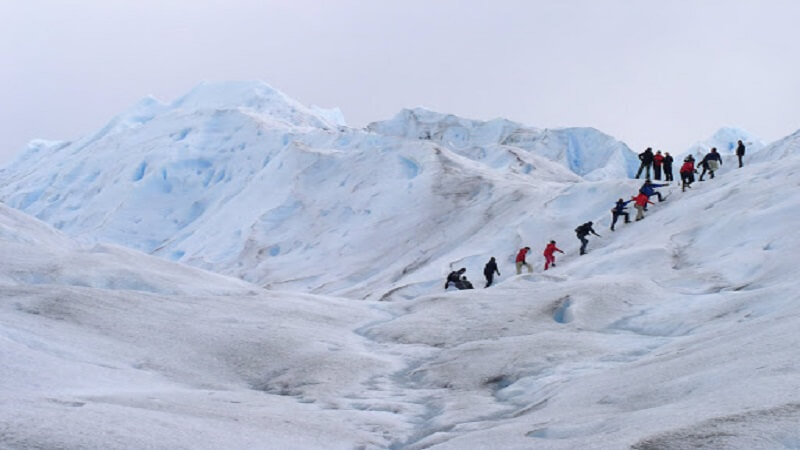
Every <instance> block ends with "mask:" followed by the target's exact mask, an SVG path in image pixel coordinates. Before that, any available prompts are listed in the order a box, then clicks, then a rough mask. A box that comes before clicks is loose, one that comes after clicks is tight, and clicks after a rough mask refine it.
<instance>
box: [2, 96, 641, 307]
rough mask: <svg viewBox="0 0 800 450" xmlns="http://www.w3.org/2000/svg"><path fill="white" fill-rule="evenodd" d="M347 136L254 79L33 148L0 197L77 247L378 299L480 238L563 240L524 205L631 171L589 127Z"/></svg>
mask: <svg viewBox="0 0 800 450" xmlns="http://www.w3.org/2000/svg"><path fill="white" fill-rule="evenodd" d="M342 123H343V118H342V117H341V114H340V113H336V112H335V111H334V112H331V111H327V112H326V111H323V110H321V109H319V108H306V107H305V106H303V105H301V104H299V103H298V102H296V101H294V100H292V99H291V98H289V97H287V96H286V95H285V94H283V93H281V92H279V91H277V90H275V89H273V88H271V87H269V86H267V85H265V84H263V83H206V84H203V85H200V86H198V87H197V88H195V89H193V90H192V91H191V92H189V93H188V94H186V95H185V96H183V97H181V98H179V99H177V100H176V101H174V102H172V103H163V102H160V101H158V100H156V99H153V98H146V99H144V100H142V101H141V102H139V103H138V104H136V105H134V106H133V107H132V108H130V109H129V110H128V111H125V112H123V113H122V114H120V115H119V116H117V117H116V118H114V119H113V120H112V121H111V122H110V123H109V124H108V125H107V126H105V127H103V128H102V129H101V130H99V131H98V132H97V133H95V134H93V135H91V136H87V137H86V138H83V139H81V140H79V141H76V142H72V143H44V142H35V143H34V144H32V146H31V147H30V148H29V149H28V150H27V151H26V152H24V153H23V155H21V156H20V157H19V158H18V159H17V160H16V161H15V162H14V163H12V164H11V165H9V166H8V167H6V168H5V169H4V170H3V171H2V172H0V179H1V180H2V188H0V194H1V195H2V198H3V200H4V201H5V202H7V203H8V204H9V205H12V206H14V207H16V208H19V209H21V210H24V211H26V212H28V213H31V214H33V215H35V216H36V217H38V218H40V219H42V220H45V221H47V222H49V223H51V224H53V225H55V226H56V227H57V228H59V229H61V230H63V231H65V232H67V233H69V234H71V235H74V236H77V237H82V238H86V239H91V240H102V241H108V242H114V243H118V244H121V245H125V246H129V247H133V248H136V249H140V250H143V251H145V252H148V253H152V254H155V255H160V256H163V257H165V258H168V259H171V260H175V261H182V262H185V263H189V264H193V265H196V266H199V267H202V268H205V269H209V270H214V271H218V272H221V273H224V274H229V275H234V276H238V277H242V278H244V279H246V280H249V281H253V282H256V283H259V284H262V285H267V286H271V287H283V288H287V287H292V288H295V287H296V288H299V289H309V290H312V291H315V292H325V293H336V292H341V290H346V291H347V292H348V294H352V295H358V296H372V295H377V296H380V295H383V294H382V293H379V292H376V291H375V289H374V287H375V286H378V285H380V286H387V285H388V286H392V287H390V288H389V289H390V290H395V289H400V287H401V286H408V285H414V284H415V283H420V282H422V281H423V280H429V279H431V278H437V277H438V276H439V275H440V272H441V271H446V270H447V267H449V265H450V264H456V263H457V262H458V261H461V260H463V259H464V258H466V257H468V256H467V255H464V254H463V252H464V249H467V248H472V249H473V250H472V251H474V252H475V253H474V255H475V256H474V257H475V258H483V255H484V254H485V252H486V251H489V250H492V249H490V248H487V244H486V242H487V236H488V235H489V234H494V233H502V234H503V235H505V236H506V237H507V241H508V248H512V247H515V246H516V245H518V243H520V242H521V241H522V240H524V239H526V236H527V235H529V234H533V233H539V232H543V231H544V230H546V229H549V228H550V227H551V226H553V224H559V225H558V226H561V224H562V221H564V222H565V223H563V226H566V227H567V228H568V229H571V223H572V221H573V220H580V219H582V218H574V219H573V218H570V217H569V214H563V213H561V214H559V213H556V214H555V215H554V217H553V218H552V219H548V220H543V221H541V222H538V221H537V222H531V221H530V220H529V215H530V209H529V208H531V207H532V206H531V205H537V204H542V203H545V202H548V201H553V202H552V203H549V204H551V205H557V204H558V201H554V200H555V199H553V198H551V197H549V195H550V194H545V193H546V192H547V193H549V192H550V186H552V185H558V186H560V189H562V190H563V192H564V195H565V196H570V195H575V191H576V190H581V189H593V188H591V187H589V186H588V185H582V187H579V188H576V187H575V185H576V183H577V182H578V181H580V180H586V179H588V180H594V181H596V182H598V183H604V182H610V181H611V180H614V179H617V178H619V177H625V176H626V174H629V173H630V172H631V170H632V168H633V165H632V164H631V162H632V161H633V159H632V158H633V155H632V153H631V152H630V151H629V150H628V149H627V147H626V146H625V145H624V144H622V143H620V142H618V141H616V140H614V139H613V138H611V137H609V136H607V135H604V134H602V133H600V132H598V131H596V130H592V129H565V130H537V129H534V128H526V127H523V126H521V125H518V124H514V123H512V122H509V121H505V120H496V121H491V122H478V121H471V120H467V119H461V118H458V117H455V116H445V115H441V114H437V113H432V112H427V111H421V110H415V111H404V112H401V114H400V115H398V117H396V118H395V119H393V120H391V121H387V122H378V123H375V124H372V125H370V126H369V127H368V129H367V130H357V129H353V128H347V127H344V126H342ZM425 132H428V133H430V137H431V138H430V139H427V138H426V139H419V137H420V135H419V134H420V133H425ZM595 210H605V206H604V205H602V204H598V205H585V214H589V215H590V214H592V213H593V211H595ZM539 213H540V214H541V217H543V218H544V217H548V216H549V214H550V213H549V212H548V211H546V210H542V211H539ZM567 221H569V222H567ZM455 242H458V243H463V244H464V245H463V246H462V245H459V246H454V243H455ZM492 251H493V250H492ZM504 251H508V250H507V249H504ZM398 254H414V255H415V257H414V258H413V263H411V264H400V263H398V262H396V261H397V260H398V258H397V255H398ZM479 255H480V256H479ZM404 289H405V288H404Z"/></svg>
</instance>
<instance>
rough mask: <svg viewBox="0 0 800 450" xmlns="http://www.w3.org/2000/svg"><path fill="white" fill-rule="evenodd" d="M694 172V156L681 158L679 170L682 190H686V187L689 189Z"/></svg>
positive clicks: (695, 171) (692, 181) (695, 170)
mask: <svg viewBox="0 0 800 450" xmlns="http://www.w3.org/2000/svg"><path fill="white" fill-rule="evenodd" d="M695 173H697V169H695V168H694V158H693V157H692V155H689V156H687V157H686V158H685V159H684V160H683V165H682V166H681V171H680V174H681V191H682V192H686V188H687V187H688V188H690V189H691V187H692V183H694V174H695Z"/></svg>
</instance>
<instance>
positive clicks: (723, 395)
mask: <svg viewBox="0 0 800 450" xmlns="http://www.w3.org/2000/svg"><path fill="white" fill-rule="evenodd" d="M232 86H233V88H231V85H227V86H215V87H213V88H212V89H208V88H209V86H204V87H201V88H198V89H200V90H201V91H203V90H204V89H208V92H198V91H197V90H196V91H194V92H193V93H190V94H189V95H188V96H187V97H184V98H183V99H181V100H179V101H177V102H175V103H173V104H171V105H165V104H163V103H161V102H157V101H155V100H149V101H145V102H143V103H142V104H140V105H137V106H136V107H135V108H134V109H133V110H131V111H129V112H127V113H124V114H122V115H120V116H119V117H118V118H116V119H114V120H113V121H112V122H111V123H110V124H109V127H106V129H104V130H101V131H100V132H99V133H97V134H96V135H94V136H93V137H87V138H86V139H83V140H81V141H78V142H75V143H58V142H43V141H38V142H36V143H34V144H32V145H31V146H30V147H29V149H28V150H27V152H26V153H25V154H24V155H22V156H21V157H20V159H19V160H17V162H15V163H14V164H12V165H11V166H10V167H7V168H6V169H5V170H4V171H3V173H2V178H3V180H4V185H3V190H2V195H3V198H4V199H5V201H6V202H7V203H8V204H10V205H11V206H14V207H16V208H19V209H22V210H24V211H27V212H30V213H33V214H35V215H37V216H38V217H39V218H41V219H43V220H44V221H46V222H49V223H51V224H54V225H56V227H57V228H60V229H61V231H59V230H56V229H54V228H52V227H50V226H49V225H47V224H45V223H43V222H42V221H39V220H38V219H35V218H33V217H30V216H28V215H26V214H24V213H22V212H20V211H18V210H15V209H11V208H9V207H7V206H5V205H0V250H2V252H3V255H5V258H4V259H3V261H2V262H0V380H3V382H2V383H0V448H9V449H26V448H104V449H116V448H119V449H123V448H125V449H127V448H198V449H204V448H208V449H216V448H264V449H271V448H281V449H310V448H326V449H329V448H330V449H338V448H341V449H352V448H362V449H422V448H431V449H464V448H503V449H530V448H537V449H538V448H542V449H575V448H581V449H591V448H598V449H601V448H602V449H606V448H632V449H638V450H645V449H683V448H732V449H754V448H797V447H798V446H800V430H798V427H797V423H798V421H800V392H798V390H797V389H796V384H797V383H796V380H797V378H798V375H799V373H798V372H799V371H798V368H797V364H796V363H795V359H796V355H797V348H798V346H799V345H800V334H798V333H797V328H798V326H800V303H799V302H798V300H800V297H799V296H798V294H797V293H798V288H799V287H800V286H799V285H798V283H799V281H798V280H800V266H798V265H797V264H796V260H797V254H798V251H800V235H798V234H797V233H796V230H795V228H796V226H795V224H796V223H797V222H798V218H799V217H798V215H799V214H800V213H798V211H797V205H798V204H800V190H799V189H797V186H798V184H800V183H798V181H797V180H798V175H800V154H798V150H800V132H798V133H795V134H794V135H792V136H789V137H787V138H785V139H783V140H781V141H778V142H776V143H773V144H770V145H768V146H765V147H764V148H763V149H761V150H760V151H757V152H755V153H754V154H753V155H750V154H748V157H746V159H745V167H743V168H741V169H739V168H737V167H736V164H735V163H734V159H735V156H733V155H731V154H730V153H727V152H724V153H723V158H724V164H723V166H722V167H721V169H720V170H719V171H718V172H717V177H716V178H714V179H713V180H707V181H705V182H702V183H700V182H698V183H695V184H694V185H693V186H692V188H691V189H689V190H687V191H686V192H681V191H680V189H678V188H677V187H676V186H674V185H672V186H667V187H663V188H661V191H662V192H664V193H665V194H669V196H668V198H667V200H666V201H665V202H661V203H656V204H655V205H651V206H650V208H649V211H648V212H647V213H646V218H645V219H644V220H643V221H640V222H635V223H631V224H618V225H617V231H615V232H611V231H609V230H608V226H609V222H610V220H609V219H610V217H609V216H610V214H609V209H610V208H611V207H612V206H613V202H614V200H616V199H617V198H619V197H623V198H627V197H629V196H630V195H632V194H634V193H635V192H636V190H637V188H638V187H639V184H638V183H639V182H638V181H636V180H631V179H629V178H627V177H625V174H628V173H629V172H627V170H628V169H629V168H630V167H629V166H626V167H625V171H626V172H624V173H623V174H622V175H621V176H619V174H618V173H616V172H614V170H616V169H614V168H611V167H608V166H607V165H605V163H602V161H603V158H601V157H597V158H595V157H593V156H588V155H584V153H591V152H592V149H593V148H594V147H593V146H592V145H595V144H591V145H590V144H587V142H595V143H598V142H607V141H606V140H605V138H603V137H602V135H601V134H595V133H594V132H592V131H586V130H584V131H579V132H577V131H566V130H565V131H563V132H562V134H561V135H558V134H557V133H555V132H553V133H552V134H550V137H549V138H548V142H550V143H551V144H552V145H553V146H552V147H549V146H548V145H544V144H542V143H539V144H535V142H539V139H540V138H541V139H543V137H542V136H543V135H545V134H548V132H546V131H541V132H539V131H536V130H533V129H530V130H529V131H528V130H526V131H525V133H528V132H530V133H531V135H530V136H531V140H530V141H526V142H534V143H532V144H530V145H527V144H526V145H509V143H508V141H507V138H508V136H511V135H513V134H514V133H516V131H514V132H510V131H509V130H512V129H514V130H518V128H517V127H518V126H517V125H513V124H511V123H509V122H506V121H492V122H485V123H481V122H474V121H466V120H465V119H459V118H455V117H454V116H442V115H438V114H436V113H429V112H425V113H420V112H419V111H417V110H415V111H417V113H414V114H415V115H417V116H418V117H417V119H415V120H398V119H397V118H395V119H393V120H392V121H389V122H383V123H380V124H373V125H371V126H370V129H371V130H372V131H363V130H354V129H350V128H346V127H345V128H337V127H339V126H340V125H336V124H334V123H333V122H331V121H330V120H329V119H326V118H325V117H324V114H320V113H315V112H314V111H313V110H311V109H307V108H303V107H302V105H297V104H295V102H293V101H290V100H287V97H285V96H284V95H282V94H279V93H277V91H274V90H272V89H271V88H267V87H263V86H262V85H258V84H256V85H253V84H244V85H242V84H233V85H232ZM231 91H232V92H233V94H241V95H239V96H237V95H233V94H231ZM251 91H254V92H251ZM253 96H255V97H256V98H255V99H254V98H252V97H253ZM276 102H278V103H280V102H283V104H281V105H277V104H274V103H276ZM143 105H144V106H143ZM180 105H183V106H180ZM237 105H246V106H237ZM403 114H409V113H408V112H403V113H401V116H402V115H403ZM148 117H149V118H148ZM458 127H461V128H459V129H458V130H456V129H455V128H458ZM420 130H423V131H431V132H432V133H431V137H430V139H428V138H427V135H426V137H425V138H424V139H419V136H416V133H417V132H419V131H420ZM464 130H467V131H464ZM259 133H261V134H260V135H259ZM572 133H577V137H574V139H576V140H577V141H579V142H581V143H580V144H576V145H578V147H580V148H581V149H582V150H581V158H579V159H580V160H579V161H578V164H577V166H570V164H569V163H568V162H567V160H564V159H561V156H562V155H564V154H566V153H568V151H567V150H566V149H565V148H564V147H563V146H561V144H558V145H556V144H553V143H554V142H562V140H561V138H556V136H557V135H558V136H569V135H571V134H572ZM445 136H447V137H445ZM502 136H505V137H502ZM537 136H538V137H537ZM501 137H502V138H501ZM565 139H566V140H567V141H569V138H565ZM256 143H258V145H259V148H258V150H257V151H251V150H248V149H249V148H250V147H251V146H255V145H256ZM242 144H244V147H241V145H242ZM596 145H601V144H596ZM603 145H605V144H603ZM608 145H609V146H610V147H613V146H614V144H613V143H609V144H608ZM512 147H513V148H512ZM489 148H492V149H493V150H492V151H488V150H487V152H486V155H481V153H480V150H481V149H489ZM559 149H560V150H559ZM562 150H563V151H564V153H560V151H562ZM548 152H551V153H548ZM615 152H616V150H614V151H611V152H610V153H608V154H609V155H614V154H615ZM512 154H513V155H515V157H514V159H513V160H512V158H511V157H510V156H509V155H512ZM616 154H619V155H622V154H624V153H621V152H619V153H616ZM256 156H258V157H256ZM750 156H752V158H750ZM516 157H519V159H520V160H521V162H520V161H518V160H517V159H516ZM608 158H609V159H607V161H613V157H612V156H609V157H608ZM622 160H624V157H623V159H622ZM622 160H620V161H622ZM617 162H619V161H617ZM527 164H530V166H531V170H530V171H526V170H527V169H525V167H526V165H527ZM592 164H600V165H599V166H597V167H595V168H594V169H591V171H590V172H587V173H596V174H602V176H598V178H596V179H594V178H591V179H590V178H587V177H584V176H582V175H581V173H578V172H575V171H574V170H573V169H574V167H583V168H591V167H593V166H592ZM609 164H610V162H609ZM598 170H600V172H597V171H598ZM587 220H592V221H593V222H594V225H595V229H596V230H597V231H598V233H599V234H601V235H602V237H595V236H591V237H590V244H589V253H588V254H587V255H585V256H578V255H577V253H578V251H577V250H578V246H579V242H578V240H577V239H575V238H574V237H573V236H574V235H573V231H572V230H573V228H574V227H575V226H576V225H578V224H580V223H582V222H585V221H587ZM65 232H66V233H65ZM73 236H77V239H75V238H74V237H73ZM550 239H555V240H557V243H558V246H559V247H560V248H561V249H563V250H564V251H565V252H566V254H564V255H562V254H556V258H557V261H556V263H557V267H554V268H552V269H550V270H548V271H547V272H544V271H542V266H543V263H544V261H543V258H542V257H541V251H542V250H543V248H544V245H545V244H546V242H547V241H549V240H550ZM98 241H110V242H113V243H114V244H103V243H97V242H98ZM119 244H121V245H123V246H132V247H136V248H139V249H141V250H145V251H146V252H149V253H153V254H155V255H157V256H160V257H156V256H152V255H146V254H143V253H140V252H138V251H135V250H129V249H126V248H124V247H122V246H119ZM525 245H529V246H531V247H532V248H533V252H532V253H531V254H530V255H529V256H528V261H529V262H531V263H532V264H533V265H534V268H535V270H534V272H533V273H530V274H528V273H523V274H522V275H514V265H513V257H514V255H515V254H516V251H517V250H518V249H519V248H520V247H522V246H525ZM490 256H496V257H497V260H498V264H499V268H500V272H501V274H502V275H501V276H499V277H497V280H496V284H495V285H494V286H492V287H491V288H489V289H481V288H482V283H481V279H480V278H481V277H480V274H481V271H482V269H483V264H485V262H486V261H488V259H489V257H490ZM170 260H176V261H180V262H188V263H191V264H192V265H195V266H200V267H204V268H207V269H213V270H214V271H215V272H221V273H225V274H229V275H234V277H227V276H224V275H221V274H217V273H212V272H208V271H205V270H202V269H199V268H195V267H190V266H188V265H185V264H181V263H179V262H173V261H170ZM273 261H274V262H273ZM459 267H466V268H467V269H468V270H467V274H468V276H469V277H470V278H471V279H472V281H473V283H474V284H475V285H476V287H477V289H475V290H466V291H444V290H443V289H442V287H443V285H444V275H446V274H447V272H449V271H450V270H452V269H457V268H459ZM237 277H243V278H245V280H241V279H239V278H237ZM248 280H250V281H254V282H255V283H254V284H251V283H249V282H248ZM263 286H267V287H269V289H263ZM309 292H317V293H324V294H325V295H318V294H314V293H309Z"/></svg>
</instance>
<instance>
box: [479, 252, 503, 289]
mask: <svg viewBox="0 0 800 450" xmlns="http://www.w3.org/2000/svg"><path fill="white" fill-rule="evenodd" d="M495 273H497V276H498V277H499V276H500V271H499V270H497V262H496V261H495V260H494V256H492V257H491V258H490V259H489V262H488V263H486V265H485V266H484V267H483V276H485V277H486V286H484V288H488V287H489V286H491V285H492V281H494V274H495Z"/></svg>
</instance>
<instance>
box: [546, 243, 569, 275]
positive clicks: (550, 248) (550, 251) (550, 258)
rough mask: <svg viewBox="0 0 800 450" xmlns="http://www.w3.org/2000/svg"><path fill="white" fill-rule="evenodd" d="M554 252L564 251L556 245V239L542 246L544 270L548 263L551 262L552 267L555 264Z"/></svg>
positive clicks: (548, 265)
mask: <svg viewBox="0 0 800 450" xmlns="http://www.w3.org/2000/svg"><path fill="white" fill-rule="evenodd" d="M555 252H560V253H564V252H562V251H561V249H560V248H558V247H556V241H550V243H549V244H547V247H545V248H544V270H547V268H548V267H550V264H552V265H553V267H555V266H556V255H555V254H554V253H555Z"/></svg>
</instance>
